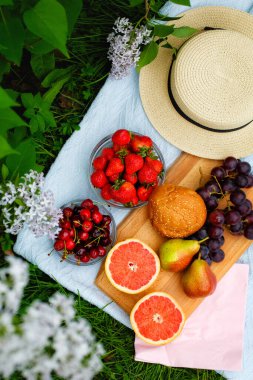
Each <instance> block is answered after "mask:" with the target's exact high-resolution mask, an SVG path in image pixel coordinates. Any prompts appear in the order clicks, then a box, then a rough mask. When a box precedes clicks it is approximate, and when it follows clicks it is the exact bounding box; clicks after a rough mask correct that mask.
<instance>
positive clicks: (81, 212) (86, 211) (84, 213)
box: [80, 208, 91, 220]
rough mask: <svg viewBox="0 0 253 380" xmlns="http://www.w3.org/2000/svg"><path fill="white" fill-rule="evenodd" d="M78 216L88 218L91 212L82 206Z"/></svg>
mask: <svg viewBox="0 0 253 380" xmlns="http://www.w3.org/2000/svg"><path fill="white" fill-rule="evenodd" d="M80 216H81V218H82V219H83V220H84V219H90V216H91V212H90V210H89V209H88V208H83V209H82V210H81V211H80Z"/></svg>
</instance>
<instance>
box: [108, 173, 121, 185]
mask: <svg viewBox="0 0 253 380" xmlns="http://www.w3.org/2000/svg"><path fill="white" fill-rule="evenodd" d="M108 179H109V181H110V182H113V183H114V182H116V181H117V180H118V179H119V173H116V174H113V175H110V177H108Z"/></svg>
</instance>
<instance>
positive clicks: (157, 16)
mask: <svg viewBox="0 0 253 380" xmlns="http://www.w3.org/2000/svg"><path fill="white" fill-rule="evenodd" d="M155 17H156V19H159V20H161V21H174V20H179V19H180V18H182V17H183V16H178V17H169V16H165V15H162V14H161V13H159V12H158V13H157V14H156V16H155Z"/></svg>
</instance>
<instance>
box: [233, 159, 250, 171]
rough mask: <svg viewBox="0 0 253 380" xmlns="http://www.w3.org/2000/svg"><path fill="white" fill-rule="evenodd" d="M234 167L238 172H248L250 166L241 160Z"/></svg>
mask: <svg viewBox="0 0 253 380" xmlns="http://www.w3.org/2000/svg"><path fill="white" fill-rule="evenodd" d="M236 169H237V171H238V173H240V174H249V173H250V171H251V166H250V164H249V163H248V162H245V161H241V162H238V164H237V167H236Z"/></svg>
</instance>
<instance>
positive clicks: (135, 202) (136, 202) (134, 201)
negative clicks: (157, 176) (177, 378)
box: [131, 197, 139, 206]
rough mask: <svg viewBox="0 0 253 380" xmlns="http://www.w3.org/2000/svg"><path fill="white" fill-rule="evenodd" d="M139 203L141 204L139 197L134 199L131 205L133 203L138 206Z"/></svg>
mask: <svg viewBox="0 0 253 380" xmlns="http://www.w3.org/2000/svg"><path fill="white" fill-rule="evenodd" d="M138 202H139V199H138V197H134V198H133V199H132V201H131V203H132V205H133V206H136V205H137V204H138Z"/></svg>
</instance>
